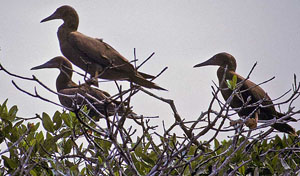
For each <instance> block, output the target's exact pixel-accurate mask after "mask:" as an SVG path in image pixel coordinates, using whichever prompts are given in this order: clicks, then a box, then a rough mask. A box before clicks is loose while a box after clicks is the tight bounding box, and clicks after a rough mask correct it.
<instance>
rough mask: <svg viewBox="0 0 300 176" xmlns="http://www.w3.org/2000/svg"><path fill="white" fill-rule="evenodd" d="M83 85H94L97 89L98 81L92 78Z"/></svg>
mask: <svg viewBox="0 0 300 176" xmlns="http://www.w3.org/2000/svg"><path fill="white" fill-rule="evenodd" d="M85 83H87V84H88V85H90V86H91V85H94V86H96V87H99V83H98V79H97V78H94V77H92V78H90V79H87V80H85Z"/></svg>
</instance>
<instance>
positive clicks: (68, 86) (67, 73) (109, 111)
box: [31, 56, 123, 120]
mask: <svg viewBox="0 0 300 176" xmlns="http://www.w3.org/2000/svg"><path fill="white" fill-rule="evenodd" d="M43 68H58V69H59V70H60V74H59V75H58V77H57V79H56V89H57V92H59V93H61V94H65V95H76V94H77V95H78V94H80V95H82V96H83V97H85V98H86V99H87V100H88V101H89V102H90V103H92V104H93V105H94V107H95V108H96V109H97V110H98V111H99V112H100V113H101V114H103V115H109V116H110V115H114V114H115V108H116V106H117V105H118V104H119V102H117V101H115V102H110V103H108V102H107V101H106V100H108V99H109V97H110V95H109V93H107V92H105V91H102V90H99V89H96V88H92V87H90V86H89V85H87V84H81V85H77V84H76V83H74V82H73V81H72V74H73V70H72V64H71V63H70V62H69V61H68V60H67V59H66V58H64V57H62V56H58V57H55V58H53V59H51V60H50V61H48V62H46V63H44V64H42V65H39V66H36V67H33V68H31V70H38V69H43ZM87 95H90V96H92V97H94V98H96V99H97V100H99V101H102V100H103V104H102V103H99V102H97V101H96V100H94V99H93V98H91V97H89V96H87ZM58 98H59V101H60V103H61V104H62V105H63V106H65V107H67V108H71V109H75V107H74V105H75V102H76V104H78V105H83V104H85V105H87V107H90V106H89V105H88V104H87V102H86V101H83V98H81V97H79V96H77V98H74V99H72V98H69V97H66V96H62V95H59V96H58ZM118 113H123V109H119V111H118ZM97 114H98V113H97V112H96V111H95V110H93V109H92V108H90V112H89V115H90V116H91V117H92V116H96V119H97V120H98V119H99V118H98V116H99V115H97Z"/></svg>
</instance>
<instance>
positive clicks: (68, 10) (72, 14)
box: [41, 5, 79, 30]
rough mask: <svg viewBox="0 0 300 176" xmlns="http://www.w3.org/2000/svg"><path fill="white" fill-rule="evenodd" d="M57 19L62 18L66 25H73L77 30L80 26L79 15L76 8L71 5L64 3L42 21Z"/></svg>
mask: <svg viewBox="0 0 300 176" xmlns="http://www.w3.org/2000/svg"><path fill="white" fill-rule="evenodd" d="M55 19H62V20H63V21H64V24H65V25H66V26H68V27H71V28H73V29H75V30H77V28H78V24H79V17H78V14H77V12H76V11H75V9H74V8H73V7H71V6H68V5H64V6H61V7H59V8H57V9H56V11H55V12H54V13H53V14H52V15H50V16H49V17H47V18H45V19H43V20H42V21H41V23H43V22H46V21H50V20H55Z"/></svg>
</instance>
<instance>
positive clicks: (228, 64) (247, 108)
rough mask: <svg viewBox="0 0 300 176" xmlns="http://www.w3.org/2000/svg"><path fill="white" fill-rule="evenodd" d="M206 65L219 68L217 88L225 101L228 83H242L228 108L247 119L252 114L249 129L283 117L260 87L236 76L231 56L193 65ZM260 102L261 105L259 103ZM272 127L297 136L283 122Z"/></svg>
mask: <svg viewBox="0 0 300 176" xmlns="http://www.w3.org/2000/svg"><path fill="white" fill-rule="evenodd" d="M207 65H216V66H220V67H219V69H218V71H217V76H218V79H219V86H220V88H221V93H222V96H223V98H224V99H225V100H226V101H227V99H228V98H229V97H230V96H231V94H232V92H233V89H232V87H230V85H229V84H228V81H229V82H230V81H232V80H233V79H236V83H237V84H239V83H242V85H241V87H240V90H239V92H238V94H235V95H234V97H233V99H232V100H231V102H230V106H231V107H232V108H238V110H237V112H238V114H239V116H240V117H242V116H244V117H245V116H246V117H247V116H248V115H250V114H251V113H253V114H252V116H251V118H252V119H250V121H249V122H250V124H249V125H250V126H249V128H256V124H257V119H259V120H270V119H273V118H274V117H275V118H276V119H279V118H281V117H283V116H284V114H282V113H280V112H277V111H276V110H275V107H274V105H273V102H272V100H271V98H270V97H269V96H268V95H267V93H266V92H265V91H264V90H263V89H262V88H261V87H260V86H258V85H256V84H255V83H253V82H251V81H250V80H248V79H246V80H245V78H243V77H242V76H240V75H238V74H237V73H236V72H235V70H236V66H237V65H236V60H235V58H234V57H233V56H232V55H230V54H228V53H219V54H216V55H214V56H213V57H212V58H210V59H208V60H207V61H205V62H203V63H200V64H197V65H195V66H194V67H202V66H207ZM234 77H235V78H234ZM249 97H250V99H249ZM247 101H248V105H246V102H247ZM260 101H261V103H259V102H260ZM255 103H257V104H258V105H256V106H251V105H254V104H255ZM260 105H262V106H260ZM257 106H259V107H257ZM255 110H256V111H255ZM254 111H255V112H254ZM253 119H256V120H255V121H256V123H255V124H253ZM286 121H296V119H294V118H292V117H288V118H286V119H285V122H286ZM249 122H248V123H249ZM251 122H252V123H251ZM246 125H247V123H246ZM272 127H273V128H275V129H276V130H278V131H280V132H284V133H288V134H291V135H297V134H296V132H295V130H294V128H292V127H291V126H290V125H288V124H286V123H284V122H283V123H279V122H278V123H275V124H273V125H272Z"/></svg>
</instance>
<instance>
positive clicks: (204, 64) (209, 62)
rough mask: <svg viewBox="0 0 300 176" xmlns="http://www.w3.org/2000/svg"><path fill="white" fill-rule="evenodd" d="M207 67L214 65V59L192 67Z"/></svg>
mask: <svg viewBox="0 0 300 176" xmlns="http://www.w3.org/2000/svg"><path fill="white" fill-rule="evenodd" d="M207 65H215V63H214V57H212V58H210V59H208V60H207V61H204V62H202V63H200V64H197V65H194V68H196V67H203V66H207Z"/></svg>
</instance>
